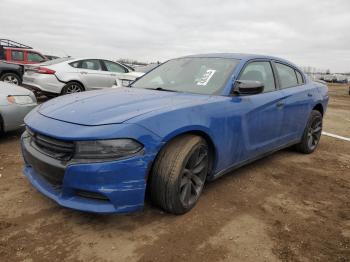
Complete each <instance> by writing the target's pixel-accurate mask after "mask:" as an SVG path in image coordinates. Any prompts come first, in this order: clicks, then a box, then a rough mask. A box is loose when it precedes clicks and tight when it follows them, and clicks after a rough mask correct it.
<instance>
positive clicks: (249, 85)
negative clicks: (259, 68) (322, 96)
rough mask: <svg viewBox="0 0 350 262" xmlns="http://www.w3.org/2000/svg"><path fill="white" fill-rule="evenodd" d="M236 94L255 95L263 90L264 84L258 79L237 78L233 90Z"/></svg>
mask: <svg viewBox="0 0 350 262" xmlns="http://www.w3.org/2000/svg"><path fill="white" fill-rule="evenodd" d="M233 92H234V93H235V94H238V95H255V94H260V93H262V92H264V84H263V83H261V82H260V81H253V80H237V81H236V82H235V86H234V91H233Z"/></svg>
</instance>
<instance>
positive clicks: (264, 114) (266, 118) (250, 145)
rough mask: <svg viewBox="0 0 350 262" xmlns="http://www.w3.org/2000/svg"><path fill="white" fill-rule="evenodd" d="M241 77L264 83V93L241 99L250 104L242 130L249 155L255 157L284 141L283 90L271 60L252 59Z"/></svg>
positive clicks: (241, 78)
mask: <svg viewBox="0 0 350 262" xmlns="http://www.w3.org/2000/svg"><path fill="white" fill-rule="evenodd" d="M238 79H239V80H253V81H260V82H262V83H263V84H264V92H263V93H261V94H256V95H248V96H240V98H241V99H242V101H241V102H242V103H243V104H245V107H248V108H249V109H248V111H247V113H246V114H245V115H244V117H243V119H242V131H243V139H244V144H245V147H246V149H247V153H248V157H249V158H252V157H254V156H257V155H261V154H262V153H264V152H268V151H271V150H273V149H274V148H276V147H278V146H280V145H281V128H282V120H283V111H282V108H281V100H282V94H281V91H280V90H278V89H277V85H276V77H275V76H274V73H273V69H272V64H271V62H270V61H264V60H262V61H253V62H250V63H249V64H247V65H246V66H245V68H244V69H243V70H242V72H241V74H240V76H239V77H238ZM241 160H244V159H241Z"/></svg>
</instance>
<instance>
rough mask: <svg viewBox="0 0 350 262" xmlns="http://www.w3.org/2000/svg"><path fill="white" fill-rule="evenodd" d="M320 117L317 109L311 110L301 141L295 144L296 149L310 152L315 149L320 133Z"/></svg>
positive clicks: (306, 152) (305, 152)
mask: <svg viewBox="0 0 350 262" xmlns="http://www.w3.org/2000/svg"><path fill="white" fill-rule="evenodd" d="M322 118H323V117H322V114H321V113H320V112H319V111H317V110H313V111H312V112H311V114H310V117H309V120H308V123H307V125H306V127H305V130H304V133H303V137H302V139H301V142H300V143H299V144H297V145H296V148H297V150H298V151H300V152H301V153H304V154H310V153H312V152H314V151H315V150H316V148H317V146H318V143H319V142H320V139H321V134H322V120H323V119H322Z"/></svg>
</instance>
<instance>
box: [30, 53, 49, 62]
mask: <svg viewBox="0 0 350 262" xmlns="http://www.w3.org/2000/svg"><path fill="white" fill-rule="evenodd" d="M45 60H46V59H45V58H44V57H42V56H41V55H39V54H37V53H32V52H28V61H29V62H42V61H45Z"/></svg>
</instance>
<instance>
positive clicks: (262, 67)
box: [239, 62, 276, 92]
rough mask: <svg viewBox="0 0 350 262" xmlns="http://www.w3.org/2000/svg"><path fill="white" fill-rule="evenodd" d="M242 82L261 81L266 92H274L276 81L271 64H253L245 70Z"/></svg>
mask: <svg viewBox="0 0 350 262" xmlns="http://www.w3.org/2000/svg"><path fill="white" fill-rule="evenodd" d="M239 79H240V80H252V81H259V82H261V83H263V84H264V92H270V91H274V90H275V89H276V88H275V79H274V77H273V73H272V67H271V64H270V62H251V63H249V64H248V65H247V66H246V67H245V68H244V70H243V72H242V74H241V76H240V78H239Z"/></svg>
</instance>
